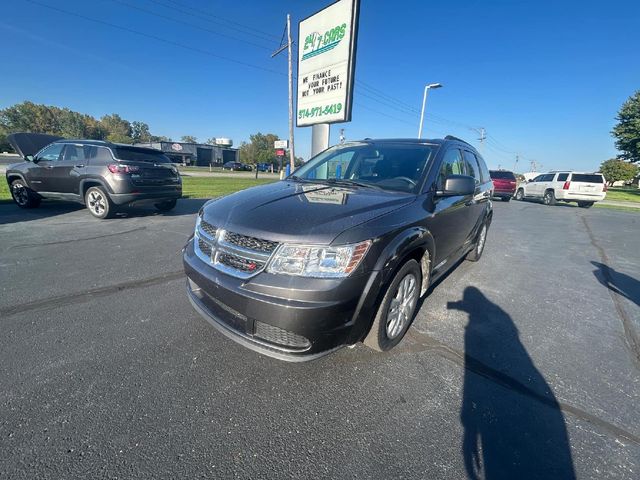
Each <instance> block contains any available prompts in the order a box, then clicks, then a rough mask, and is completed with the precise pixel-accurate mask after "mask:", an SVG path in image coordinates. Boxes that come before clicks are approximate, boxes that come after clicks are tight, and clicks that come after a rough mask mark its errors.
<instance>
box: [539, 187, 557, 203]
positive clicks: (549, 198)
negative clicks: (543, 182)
mask: <svg viewBox="0 0 640 480" xmlns="http://www.w3.org/2000/svg"><path fill="white" fill-rule="evenodd" d="M542 201H543V202H544V204H545V205H555V204H556V196H555V194H554V193H553V190H547V191H546V192H544V197H542Z"/></svg>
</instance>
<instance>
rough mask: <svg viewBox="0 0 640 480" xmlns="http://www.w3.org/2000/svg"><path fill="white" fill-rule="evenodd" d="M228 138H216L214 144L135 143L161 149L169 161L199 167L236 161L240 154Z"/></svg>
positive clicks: (138, 145) (139, 145)
mask: <svg viewBox="0 0 640 480" xmlns="http://www.w3.org/2000/svg"><path fill="white" fill-rule="evenodd" d="M232 145H233V142H232V141H231V140H230V139H228V138H216V144H215V145H208V144H205V143H184V142H152V143H148V142H147V143H136V144H135V146H137V147H151V148H155V149H157V150H161V151H163V152H164V153H165V154H166V155H167V156H168V157H169V158H170V159H171V161H173V162H175V163H181V164H183V165H196V166H201V167H208V166H209V165H212V166H214V167H215V166H218V167H219V166H222V164H224V163H227V162H238V161H239V158H240V155H239V154H238V149H237V148H232Z"/></svg>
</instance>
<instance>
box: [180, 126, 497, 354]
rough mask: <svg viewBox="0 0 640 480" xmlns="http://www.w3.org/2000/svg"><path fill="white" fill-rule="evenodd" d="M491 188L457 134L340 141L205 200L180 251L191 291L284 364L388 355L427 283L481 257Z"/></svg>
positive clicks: (248, 342) (205, 310)
mask: <svg viewBox="0 0 640 480" xmlns="http://www.w3.org/2000/svg"><path fill="white" fill-rule="evenodd" d="M492 193H493V184H492V183H491V178H490V176H489V171H488V170H487V167H486V165H485V162H484V160H483V159H482V157H481V156H480V155H479V154H478V152H477V151H476V150H475V149H474V148H473V147H472V146H471V145H469V144H468V143H466V142H463V141H461V140H459V139H456V138H454V137H446V138H444V139H436V140H417V139H409V140H370V139H366V140H363V141H360V142H352V143H346V144H343V145H337V146H335V147H332V148H330V149H328V150H326V151H324V152H322V153H321V154H319V155H318V156H316V157H314V158H312V159H311V160H309V161H308V162H307V163H305V164H304V165H303V166H302V167H300V168H298V169H297V170H296V171H295V172H294V173H293V174H292V175H291V176H289V177H288V178H286V179H285V180H283V181H280V182H276V183H272V184H269V185H264V186H259V187H254V188H250V189H248V190H243V191H241V192H238V193H235V194H232V195H228V196H226V197H222V198H220V199H216V200H211V201H209V202H208V203H206V204H205V205H204V206H203V207H202V209H201V210H200V212H199V214H198V217H197V221H196V226H195V232H194V236H193V238H192V239H191V240H189V242H188V243H187V245H186V247H185V249H184V257H183V259H184V268H185V272H186V274H187V277H188V281H187V292H188V295H189V298H190V300H191V302H192V304H193V305H194V307H195V308H196V310H197V311H198V312H200V313H201V314H202V315H203V316H204V317H205V319H207V320H208V321H209V322H210V323H211V324H212V325H213V326H215V327H216V328H218V329H219V330H220V331H221V332H222V333H224V334H225V335H227V336H229V337H230V338H232V339H234V340H235V341H237V342H239V343H241V344H243V345H245V346H247V347H249V348H251V349H254V350H258V351H260V352H262V353H264V354H267V355H271V356H273V357H277V358H280V359H284V360H292V361H300V360H309V359H312V358H316V357H318V356H320V355H323V354H325V353H328V352H330V351H332V350H334V349H336V348H339V347H340V346H343V345H351V344H354V343H356V342H359V341H364V343H365V344H366V345H368V346H370V347H371V348H373V349H376V350H389V349H390V348H392V347H394V346H395V345H397V344H398V342H400V340H401V339H402V337H403V336H404V334H405V332H406V331H407V329H408V328H409V326H410V325H411V321H412V319H413V316H414V314H415V311H416V306H417V304H418V300H419V298H420V297H421V296H423V295H425V294H426V292H427V290H428V288H429V286H430V285H431V284H433V282H434V281H436V280H437V279H438V278H441V277H442V275H443V274H444V273H445V272H447V270H449V269H450V268H452V267H453V266H455V265H456V264H457V262H458V260H459V259H461V258H465V257H466V258H467V259H469V260H474V261H475V260H478V259H479V258H480V256H481V255H482V252H483V250H484V246H485V240H486V238H487V231H488V229H489V225H490V224H491V219H492V204H491V200H490V199H491V195H492Z"/></svg>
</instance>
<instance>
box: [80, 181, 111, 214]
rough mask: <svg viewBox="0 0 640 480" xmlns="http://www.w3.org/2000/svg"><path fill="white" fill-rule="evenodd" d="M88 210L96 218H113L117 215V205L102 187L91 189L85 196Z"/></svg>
mask: <svg viewBox="0 0 640 480" xmlns="http://www.w3.org/2000/svg"><path fill="white" fill-rule="evenodd" d="M84 204H85V206H86V207H87V210H89V212H90V213H91V215H93V216H94V217H96V218H100V219H103V218H111V217H113V216H114V215H115V213H116V209H115V205H114V204H113V202H112V201H111V199H110V198H109V195H107V193H106V192H105V191H104V190H103V189H102V188H101V187H89V188H88V189H87V191H86V192H85V194H84Z"/></svg>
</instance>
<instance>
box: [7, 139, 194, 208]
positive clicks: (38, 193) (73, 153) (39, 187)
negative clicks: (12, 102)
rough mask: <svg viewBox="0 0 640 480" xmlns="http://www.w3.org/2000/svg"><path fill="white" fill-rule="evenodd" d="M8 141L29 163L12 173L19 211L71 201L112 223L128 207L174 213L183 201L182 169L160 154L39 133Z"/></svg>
mask: <svg viewBox="0 0 640 480" xmlns="http://www.w3.org/2000/svg"><path fill="white" fill-rule="evenodd" d="M8 138H9V142H10V143H11V145H12V146H13V148H14V149H15V150H16V151H17V152H18V153H19V154H20V155H21V156H22V157H23V158H24V160H25V161H24V162H22V163H17V164H13V165H10V166H9V167H8V168H7V172H6V177H7V182H8V183H9V188H10V189H11V196H12V197H13V200H14V201H15V202H16V204H17V205H18V206H19V207H22V208H34V207H37V206H38V205H39V204H40V200H41V199H43V198H48V199H55V200H71V201H75V202H79V203H82V204H84V205H86V207H87V209H88V210H89V211H90V212H91V214H92V215H93V216H95V217H97V218H108V217H111V216H113V215H114V214H115V213H116V210H117V208H118V206H125V205H127V206H129V205H140V204H152V205H155V207H156V208H157V209H158V210H160V211H168V210H171V209H172V208H174V207H175V206H176V201H177V199H178V198H180V197H181V196H182V181H181V179H180V174H179V173H178V169H177V168H176V167H175V166H173V164H172V163H171V160H170V159H169V158H168V157H167V156H166V155H164V154H163V153H162V152H160V151H158V150H155V149H152V148H141V147H133V146H131V145H123V144H117V143H110V142H103V141H99V140H65V139H62V138H60V137H55V136H51V135H43V134H37V133H14V134H12V135H9V137H8Z"/></svg>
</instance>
